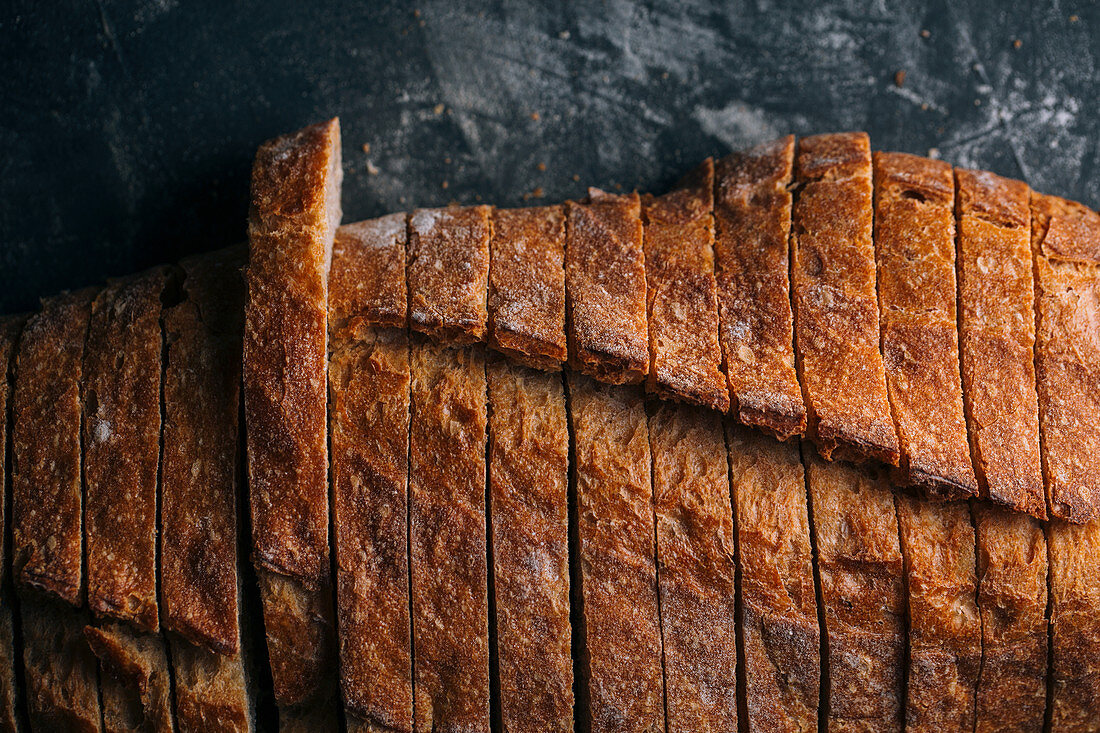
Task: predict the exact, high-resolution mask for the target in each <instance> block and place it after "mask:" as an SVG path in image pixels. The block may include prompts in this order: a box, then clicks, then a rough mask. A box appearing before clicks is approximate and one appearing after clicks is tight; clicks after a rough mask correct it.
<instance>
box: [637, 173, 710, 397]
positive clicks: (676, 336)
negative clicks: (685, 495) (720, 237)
mask: <svg viewBox="0 0 1100 733" xmlns="http://www.w3.org/2000/svg"><path fill="white" fill-rule="evenodd" d="M713 209H714V162H713V161H712V160H711V159H710V158H707V160H706V161H704V163H703V164H702V165H701V166H699V167H698V168H697V169H695V170H694V171H692V172H691V173H689V174H688V175H687V177H686V178H685V179H684V180H683V181H681V182H680V184H679V185H678V186H677V187H676V188H675V189H674V190H673V191H670V192H669V193H666V194H665V195H664V196H657V197H655V196H649V195H646V196H644V197H643V199H642V219H643V220H644V222H645V240H644V244H645V270H646V290H647V305H648V310H647V317H648V320H649V360H650V364H649V381H648V385H647V386H648V389H649V391H650V392H654V393H656V394H657V395H658V396H660V397H664V398H665V399H674V400H680V401H683V402H688V403H691V404H696V405H702V406H704V407H712V408H714V409H716V410H719V411H721V412H726V411H728V410H729V390H728V387H727V384H726V376H725V375H724V374H723V373H722V347H721V346H720V345H719V343H718V295H717V285H716V283H715V279H714V217H713V213H712V212H713Z"/></svg>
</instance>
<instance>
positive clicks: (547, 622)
mask: <svg viewBox="0 0 1100 733" xmlns="http://www.w3.org/2000/svg"><path fill="white" fill-rule="evenodd" d="M487 374H488V387H489V516H490V517H491V520H492V525H491V530H492V531H491V537H492V548H491V550H492V559H493V592H494V601H495V609H496V616H495V621H496V640H497V641H496V648H497V660H498V662H497V665H498V669H499V675H498V676H499V679H500V711H501V721H502V726H503V729H504V730H509V731H524V730H526V731H532V732H534V731H547V732H550V731H561V732H562V733H564V732H565V731H571V730H573V662H572V658H571V656H570V638H571V629H570V625H569V504H568V496H567V494H568V485H569V425H568V420H567V416H566V410H565V392H564V386H563V384H562V375H561V373H560V372H537V371H533V370H531V369H528V368H526V367H522V366H517V365H514V364H510V363H508V362H507V361H505V360H503V359H499V358H498V359H492V360H490V362H489V364H488V369H487Z"/></svg>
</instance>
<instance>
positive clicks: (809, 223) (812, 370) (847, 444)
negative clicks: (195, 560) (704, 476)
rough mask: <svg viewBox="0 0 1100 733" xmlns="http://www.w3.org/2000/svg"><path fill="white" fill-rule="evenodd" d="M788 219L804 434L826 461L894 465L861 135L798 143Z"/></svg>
mask: <svg viewBox="0 0 1100 733" xmlns="http://www.w3.org/2000/svg"><path fill="white" fill-rule="evenodd" d="M795 163H796V174H795V178H796V181H797V183H798V185H799V189H798V194H797V196H796V198H795V202H794V208H793V210H792V214H791V222H792V223H791V289H792V294H793V302H794V317H795V335H796V347H797V350H798V369H799V378H800V380H801V382H802V391H803V395H804V397H805V400H806V409H807V411H808V413H809V434H810V437H811V438H812V439H813V440H814V442H815V443H817V446H818V448H819V449H820V451H821V454H822V455H823V456H825V457H826V458H829V457H831V456H833V454H834V453H835V454H836V457H838V458H853V459H865V458H877V459H879V460H881V461H883V462H885V463H888V464H891V465H897V463H898V460H899V454H898V439H897V433H896V432H895V429H894V421H893V417H892V416H891V414H890V401H889V399H888V397H887V391H886V372H885V368H884V366H883V361H882V354H881V353H880V352H879V335H880V334H879V312H878V295H877V293H876V289H875V288H876V279H875V247H874V242H873V241H872V238H871V231H872V219H873V206H872V182H871V147H870V141H869V140H868V138H867V135H866V133H862V132H853V133H838V134H833V135H817V136H814V137H807V138H803V139H802V140H801V141H799V143H798V155H797V157H796V160H795Z"/></svg>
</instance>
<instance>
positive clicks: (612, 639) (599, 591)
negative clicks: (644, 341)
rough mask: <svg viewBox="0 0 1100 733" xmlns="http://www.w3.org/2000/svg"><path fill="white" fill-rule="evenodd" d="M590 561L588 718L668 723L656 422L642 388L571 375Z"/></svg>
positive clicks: (586, 572)
mask: <svg viewBox="0 0 1100 733" xmlns="http://www.w3.org/2000/svg"><path fill="white" fill-rule="evenodd" d="M569 405H570V420H571V428H572V437H573V450H574V456H575V458H574V461H575V463H574V466H575V468H574V475H573V478H572V480H573V481H574V482H575V486H576V507H575V509H576V514H575V516H574V521H575V523H576V527H577V544H578V548H577V553H578V558H579V560H578V561H579V563H580V572H579V581H580V584H579V587H578V588H577V589H576V591H575V593H576V594H577V597H578V598H579V601H580V604H579V609H580V614H581V623H580V635H581V638H580V640H579V641H580V649H581V652H580V674H581V679H580V680H578V689H579V696H580V700H579V701H578V702H579V705H578V711H579V716H580V718H581V719H580V720H579V721H578V722H579V724H580V725H581V726H582V727H583V729H585V730H588V729H589V728H590V729H591V730H594V731H596V730H600V731H609V730H619V729H621V727H622V726H623V723H624V721H630V725H629V727H630V729H631V730H635V731H646V732H647V733H656V732H657V731H663V730H664V729H665V715H664V695H663V687H664V684H663V682H662V671H661V632H660V619H659V618H658V589H657V575H656V562H655V558H654V546H653V537H654V534H653V533H654V516H653V489H652V482H651V480H650V471H651V458H650V450H649V431H648V429H647V427H646V414H645V405H644V402H643V399H642V393H641V390H638V389H632V388H629V387H611V386H607V385H604V384H599V383H597V382H594V381H592V380H591V379H588V378H586V377H583V376H581V375H579V374H577V373H575V372H574V373H570V375H569Z"/></svg>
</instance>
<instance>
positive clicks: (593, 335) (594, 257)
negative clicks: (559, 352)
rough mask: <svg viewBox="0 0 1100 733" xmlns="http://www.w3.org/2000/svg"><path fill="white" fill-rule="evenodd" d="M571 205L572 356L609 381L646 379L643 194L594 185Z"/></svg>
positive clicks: (569, 301) (568, 299)
mask: <svg viewBox="0 0 1100 733" xmlns="http://www.w3.org/2000/svg"><path fill="white" fill-rule="evenodd" d="M566 213H567V220H566V230H565V231H566V234H565V289H566V307H567V319H568V320H567V323H566V332H567V333H568V339H569V360H570V364H571V365H572V366H573V368H574V369H576V370H578V371H579V372H581V373H582V374H587V375H588V376H590V377H594V378H596V379H599V380H600V381H603V382H608V383H611V384H626V383H633V382H641V381H642V380H643V379H645V377H646V374H647V373H648V372H649V330H648V326H647V325H646V285H645V254H644V251H643V249H642V220H641V200H640V199H639V198H638V194H636V193H630V194H624V195H616V194H610V193H604V192H603V191H601V190H599V189H598V188H593V189H589V191H588V200H587V201H586V202H584V203H581V202H576V201H570V202H569V203H568V204H567V205H566Z"/></svg>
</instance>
